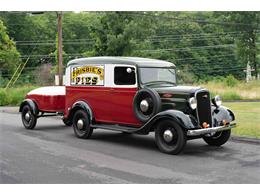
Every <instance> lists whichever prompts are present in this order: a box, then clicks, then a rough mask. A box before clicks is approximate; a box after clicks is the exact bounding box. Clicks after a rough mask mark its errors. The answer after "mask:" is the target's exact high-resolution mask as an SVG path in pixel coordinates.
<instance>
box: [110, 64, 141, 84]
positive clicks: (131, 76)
mask: <svg viewBox="0 0 260 195" xmlns="http://www.w3.org/2000/svg"><path fill="white" fill-rule="evenodd" d="M135 77H136V76H135V68H133V67H127V66H121V67H120V66H119V67H115V69H114V83H115V84H116V85H135V83H136V78H135Z"/></svg>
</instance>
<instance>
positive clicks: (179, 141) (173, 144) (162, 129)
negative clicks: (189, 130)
mask: <svg viewBox="0 0 260 195" xmlns="http://www.w3.org/2000/svg"><path fill="white" fill-rule="evenodd" d="M186 140H187V139H186V135H185V133H184V131H183V129H182V128H181V127H180V126H179V125H178V124H177V123H175V122H173V121H172V120H162V121H160V122H159V124H158V126H157V127H156V129H155V141H156V144H157V146H158V148H159V149H160V150H161V151H162V152H164V153H167V154H179V153H180V152H181V151H182V150H183V148H184V146H185V145H186Z"/></svg>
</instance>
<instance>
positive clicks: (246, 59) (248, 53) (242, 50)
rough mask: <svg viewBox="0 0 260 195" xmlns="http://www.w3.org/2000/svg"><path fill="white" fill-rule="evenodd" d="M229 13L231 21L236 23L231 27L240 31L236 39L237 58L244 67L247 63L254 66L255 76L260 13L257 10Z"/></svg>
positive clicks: (256, 71) (255, 73)
mask: <svg viewBox="0 0 260 195" xmlns="http://www.w3.org/2000/svg"><path fill="white" fill-rule="evenodd" d="M229 15H230V19H231V21H233V22H236V23H237V25H235V26H233V28H234V29H236V30H239V31H241V35H240V36H239V37H238V39H237V40H236V44H237V53H238V56H239V59H240V61H241V62H242V63H243V64H244V65H245V67H246V64H247V63H249V64H250V66H251V67H253V68H254V75H255V76H256V77H257V73H258V63H257V54H258V52H259V49H258V47H257V39H258V30H259V29H258V27H259V22H260V14H259V12H231V13H230V14H229Z"/></svg>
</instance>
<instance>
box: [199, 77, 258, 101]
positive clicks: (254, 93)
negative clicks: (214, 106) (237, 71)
mask: <svg viewBox="0 0 260 195" xmlns="http://www.w3.org/2000/svg"><path fill="white" fill-rule="evenodd" d="M197 85H200V86H203V87H205V88H207V89H209V91H210V92H211V94H212V97H214V95H216V94H218V95H220V96H221V97H222V99H223V100H256V99H258V100H259V99H260V81H251V82H249V83H245V82H244V81H237V84H236V85H235V86H232V87H231V86H228V85H227V84H226V82H224V81H210V82H208V83H201V84H197Z"/></svg>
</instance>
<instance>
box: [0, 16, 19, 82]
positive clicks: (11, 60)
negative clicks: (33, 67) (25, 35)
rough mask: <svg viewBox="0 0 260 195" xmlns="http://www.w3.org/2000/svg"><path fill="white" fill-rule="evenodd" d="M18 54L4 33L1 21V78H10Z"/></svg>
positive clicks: (4, 28)
mask: <svg viewBox="0 0 260 195" xmlns="http://www.w3.org/2000/svg"><path fill="white" fill-rule="evenodd" d="M19 55H20V54H19V52H18V51H17V50H16V46H15V43H14V41H12V40H11V39H10V38H9V36H8V34H7V31H6V27H5V26H4V24H3V22H2V20H0V70H1V72H2V74H3V76H6V77H8V78H10V77H11V76H12V73H13V72H14V70H15V68H16V66H17V65H18V63H19V62H20V61H19Z"/></svg>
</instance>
